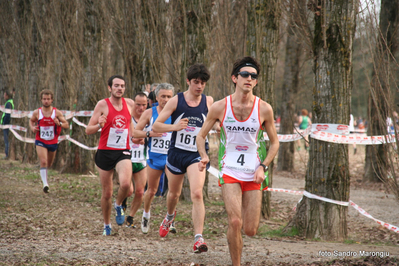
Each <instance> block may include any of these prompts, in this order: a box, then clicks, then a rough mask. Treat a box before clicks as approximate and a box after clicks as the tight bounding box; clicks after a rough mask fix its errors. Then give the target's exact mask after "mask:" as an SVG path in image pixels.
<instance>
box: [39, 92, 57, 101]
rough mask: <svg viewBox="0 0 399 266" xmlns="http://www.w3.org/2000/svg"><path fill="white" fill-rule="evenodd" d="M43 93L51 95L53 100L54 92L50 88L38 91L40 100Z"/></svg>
mask: <svg viewBox="0 0 399 266" xmlns="http://www.w3.org/2000/svg"><path fill="white" fill-rule="evenodd" d="M43 95H51V99H52V100H54V93H53V92H52V91H51V90H48V89H43V90H42V91H41V92H40V100H41V99H42V98H43Z"/></svg>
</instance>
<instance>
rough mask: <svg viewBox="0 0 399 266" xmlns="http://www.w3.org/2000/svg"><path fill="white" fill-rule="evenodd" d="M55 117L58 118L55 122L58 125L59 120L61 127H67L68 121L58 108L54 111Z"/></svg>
mask: <svg viewBox="0 0 399 266" xmlns="http://www.w3.org/2000/svg"><path fill="white" fill-rule="evenodd" d="M56 118H57V119H58V121H57V122H56V124H57V125H58V126H59V125H60V122H61V123H62V124H61V127H62V128H68V127H69V123H68V121H67V120H66V119H65V117H64V115H63V114H62V112H61V111H60V110H58V109H57V111H56ZM54 122H55V121H54Z"/></svg>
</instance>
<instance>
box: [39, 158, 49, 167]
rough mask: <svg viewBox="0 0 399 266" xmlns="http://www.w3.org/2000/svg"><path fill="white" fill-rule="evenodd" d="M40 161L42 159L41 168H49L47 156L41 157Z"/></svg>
mask: <svg viewBox="0 0 399 266" xmlns="http://www.w3.org/2000/svg"><path fill="white" fill-rule="evenodd" d="M39 161H40V167H41V168H44V167H45V168H47V166H48V163H47V159H46V158H40V159H39Z"/></svg>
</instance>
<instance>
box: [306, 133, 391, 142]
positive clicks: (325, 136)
mask: <svg viewBox="0 0 399 266" xmlns="http://www.w3.org/2000/svg"><path fill="white" fill-rule="evenodd" d="M310 136H311V137H312V138H314V139H318V140H322V141H327V142H333V143H339V144H362V145H379V144H384V143H394V142H396V138H395V135H386V136H362V135H358V134H349V136H345V135H339V134H332V133H327V132H320V131H316V132H312V133H311V135H310Z"/></svg>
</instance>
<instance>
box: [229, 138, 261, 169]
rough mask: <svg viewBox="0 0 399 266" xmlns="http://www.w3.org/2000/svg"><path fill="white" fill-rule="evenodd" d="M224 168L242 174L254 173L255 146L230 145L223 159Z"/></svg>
mask: <svg viewBox="0 0 399 266" xmlns="http://www.w3.org/2000/svg"><path fill="white" fill-rule="evenodd" d="M224 161H225V164H226V167H228V168H230V169H232V170H236V171H239V172H244V173H254V172H255V170H256V169H255V168H256V163H257V162H258V160H257V153H256V146H247V145H236V144H230V145H229V146H228V147H227V150H226V157H225V159H224Z"/></svg>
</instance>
